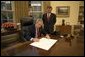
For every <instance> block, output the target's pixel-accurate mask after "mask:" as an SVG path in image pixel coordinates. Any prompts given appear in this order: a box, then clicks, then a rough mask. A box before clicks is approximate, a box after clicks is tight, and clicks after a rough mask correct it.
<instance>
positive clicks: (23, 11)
mask: <svg viewBox="0 0 85 57" xmlns="http://www.w3.org/2000/svg"><path fill="white" fill-rule="evenodd" d="M14 5H15V20H16V22H20V19H21V18H22V17H26V16H28V9H29V8H28V6H29V2H28V1H15V2H14Z"/></svg>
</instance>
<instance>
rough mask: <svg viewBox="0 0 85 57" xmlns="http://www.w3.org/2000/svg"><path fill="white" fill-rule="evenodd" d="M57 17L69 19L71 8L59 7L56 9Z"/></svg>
mask: <svg viewBox="0 0 85 57" xmlns="http://www.w3.org/2000/svg"><path fill="white" fill-rule="evenodd" d="M56 15H57V17H69V15H70V7H69V6H58V7H56Z"/></svg>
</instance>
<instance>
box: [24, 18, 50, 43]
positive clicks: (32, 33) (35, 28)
mask: <svg viewBox="0 0 85 57" xmlns="http://www.w3.org/2000/svg"><path fill="white" fill-rule="evenodd" d="M42 27H43V21H42V20H40V19H37V20H36V22H35V24H33V25H31V26H29V27H27V31H26V32H25V33H24V38H25V39H26V40H31V41H39V39H38V37H39V36H40V35H41V34H44V35H46V33H45V31H44V30H43V28H42ZM46 37H47V38H49V37H48V35H46Z"/></svg>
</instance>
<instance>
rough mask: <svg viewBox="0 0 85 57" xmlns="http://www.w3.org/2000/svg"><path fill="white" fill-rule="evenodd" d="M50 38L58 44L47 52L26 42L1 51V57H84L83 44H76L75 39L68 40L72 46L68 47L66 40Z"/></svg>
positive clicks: (55, 37)
mask: <svg viewBox="0 0 85 57" xmlns="http://www.w3.org/2000/svg"><path fill="white" fill-rule="evenodd" d="M51 38H54V39H57V40H58V42H56V44H55V45H53V47H52V48H51V49H50V50H48V51H45V50H43V49H39V48H36V47H33V46H30V45H29V44H30V43H32V42H30V41H27V42H24V43H20V44H18V45H15V46H12V47H8V48H6V49H2V50H1V56H84V43H82V44H81V43H79V42H78V43H77V41H76V38H74V39H73V40H71V38H70V39H69V40H71V44H72V45H69V43H70V42H69V41H68V40H66V38H59V37H57V36H52V37H51Z"/></svg>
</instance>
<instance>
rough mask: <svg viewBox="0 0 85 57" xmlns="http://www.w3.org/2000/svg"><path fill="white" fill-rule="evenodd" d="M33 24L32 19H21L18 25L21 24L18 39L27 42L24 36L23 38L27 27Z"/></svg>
mask: <svg viewBox="0 0 85 57" xmlns="http://www.w3.org/2000/svg"><path fill="white" fill-rule="evenodd" d="M33 22H34V20H33V17H23V18H22V19H21V20H20V23H21V32H20V38H21V40H22V41H27V40H26V39H25V38H24V36H25V33H26V32H27V30H28V26H30V25H32V24H33Z"/></svg>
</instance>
